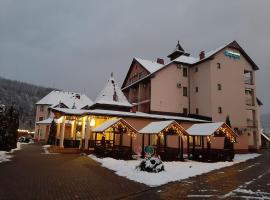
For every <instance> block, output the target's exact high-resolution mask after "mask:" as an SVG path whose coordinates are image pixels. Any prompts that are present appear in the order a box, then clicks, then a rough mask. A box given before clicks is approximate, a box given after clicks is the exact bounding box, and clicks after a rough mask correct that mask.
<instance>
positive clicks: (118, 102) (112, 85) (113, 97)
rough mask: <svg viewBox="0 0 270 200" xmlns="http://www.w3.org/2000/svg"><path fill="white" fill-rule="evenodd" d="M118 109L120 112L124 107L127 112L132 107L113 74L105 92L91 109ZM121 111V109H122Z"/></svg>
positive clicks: (103, 91)
mask: <svg viewBox="0 0 270 200" xmlns="http://www.w3.org/2000/svg"><path fill="white" fill-rule="evenodd" d="M115 107H117V108H118V110H119V109H120V108H121V107H122V108H124V109H126V110H127V111H129V110H130V108H131V107H132V105H131V104H130V103H129V102H128V100H127V98H126V97H125V95H124V93H123V92H122V90H121V89H120V87H119V86H118V84H117V82H116V81H115V79H114V78H113V74H111V77H110V78H109V80H108V82H107V84H106V85H105V87H104V88H103V90H102V91H101V92H100V93H99V95H98V96H97V99H96V100H95V102H94V104H93V105H92V106H91V108H93V109H96V108H103V109H104V108H107V109H108V108H115ZM120 110H121V109H120Z"/></svg>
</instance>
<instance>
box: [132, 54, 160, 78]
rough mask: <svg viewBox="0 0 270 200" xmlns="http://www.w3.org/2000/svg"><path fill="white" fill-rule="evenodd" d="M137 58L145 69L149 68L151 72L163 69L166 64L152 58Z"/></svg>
mask: <svg viewBox="0 0 270 200" xmlns="http://www.w3.org/2000/svg"><path fill="white" fill-rule="evenodd" d="M134 59H135V60H137V61H138V62H139V63H140V64H141V65H142V66H143V67H144V68H145V69H147V70H148V71H149V72H150V73H151V74H152V73H154V72H155V71H157V70H159V69H161V68H162V67H163V66H164V65H163V64H160V63H157V62H154V61H150V60H145V59H141V58H134Z"/></svg>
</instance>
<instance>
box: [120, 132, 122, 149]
mask: <svg viewBox="0 0 270 200" xmlns="http://www.w3.org/2000/svg"><path fill="white" fill-rule="evenodd" d="M120 146H123V132H120Z"/></svg>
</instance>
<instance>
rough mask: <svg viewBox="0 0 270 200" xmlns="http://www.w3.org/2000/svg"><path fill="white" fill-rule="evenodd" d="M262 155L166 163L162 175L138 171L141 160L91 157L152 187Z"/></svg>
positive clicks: (117, 172) (122, 174)
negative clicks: (222, 160) (208, 161)
mask: <svg viewBox="0 0 270 200" xmlns="http://www.w3.org/2000/svg"><path fill="white" fill-rule="evenodd" d="M259 155H260V154H255V153H253V154H236V155H235V158H234V161H233V162H216V163H203V162H195V161H186V162H178V161H175V162H164V166H165V171H164V172H160V173H148V172H142V171H138V170H136V169H135V168H136V166H138V165H139V163H140V161H139V160H130V161H125V160H116V159H113V158H103V159H101V158H97V157H96V156H94V155H89V157H90V158H92V159H93V160H95V161H97V162H99V163H101V165H102V166H103V167H106V168H108V169H111V170H113V171H115V173H116V174H117V175H119V176H123V177H126V178H128V179H130V180H133V181H136V182H139V183H144V184H146V185H149V186H151V187H156V186H159V185H163V184H166V183H168V182H172V181H179V180H182V179H186V178H189V177H192V176H196V175H200V174H203V173H207V172H210V171H212V170H215V169H220V168H223V167H227V166H232V165H234V164H236V163H240V162H245V161H247V160H249V159H252V158H255V157H257V156H259Z"/></svg>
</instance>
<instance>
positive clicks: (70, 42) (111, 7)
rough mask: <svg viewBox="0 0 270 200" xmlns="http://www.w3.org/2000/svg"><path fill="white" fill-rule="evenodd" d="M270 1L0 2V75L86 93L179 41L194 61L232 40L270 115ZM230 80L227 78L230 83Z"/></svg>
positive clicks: (93, 93) (163, 55)
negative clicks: (252, 69) (253, 69)
mask: <svg viewBox="0 0 270 200" xmlns="http://www.w3.org/2000/svg"><path fill="white" fill-rule="evenodd" d="M269 8H270V1H268V0H265V1H263V0H260V1H254V0H252V1H247V0H242V1H241V0H238V1H234V0H231V1H223V0H220V1H218V0H212V1H206V0H204V1H201V0H197V1H192V0H187V1H157V0H153V1H138V0H136V1H135V0H134V1H128V0H123V1H100V0H97V1H88V0H76V1H74V0H46V1H40V0H24V1H21V0H0V76H3V77H6V78H10V79H16V80H21V81H26V82H29V83H34V84H38V85H42V86H49V87H55V88H59V89H64V90H69V91H77V92H86V94H88V95H89V96H90V97H91V98H92V99H95V97H96V95H97V94H98V92H99V91H100V90H101V89H102V88H103V86H104V84H105V81H106V80H107V79H108V77H109V75H110V73H111V72H114V74H115V77H116V79H117V81H118V83H119V84H122V81H123V79H124V77H125V74H126V73H127V70H128V68H129V66H130V64H131V61H132V58H133V57H141V58H146V59H151V60H156V58H157V57H161V58H166V56H167V55H168V54H169V53H170V52H171V51H172V50H173V49H174V48H175V45H176V43H177V40H179V41H180V43H181V45H182V46H183V48H184V49H185V50H186V51H187V52H190V53H191V54H192V55H193V56H197V55H198V53H199V52H200V51H201V50H205V51H208V50H212V49H215V48H217V47H219V46H221V45H223V44H224V43H227V42H229V41H231V40H237V41H238V42H239V43H240V45H241V46H242V47H243V48H244V49H245V50H246V52H247V53H248V54H249V56H250V57H251V58H252V59H253V60H254V61H255V63H256V64H257V65H258V66H259V67H260V70H259V71H257V74H256V75H257V77H256V78H257V96H258V97H259V98H260V99H261V100H262V101H263V103H264V107H263V109H264V111H263V112H264V113H266V112H270V92H269V91H270V89H269V86H270V78H269V76H270V66H269V63H270V12H269ZM228 78H229V77H228Z"/></svg>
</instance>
